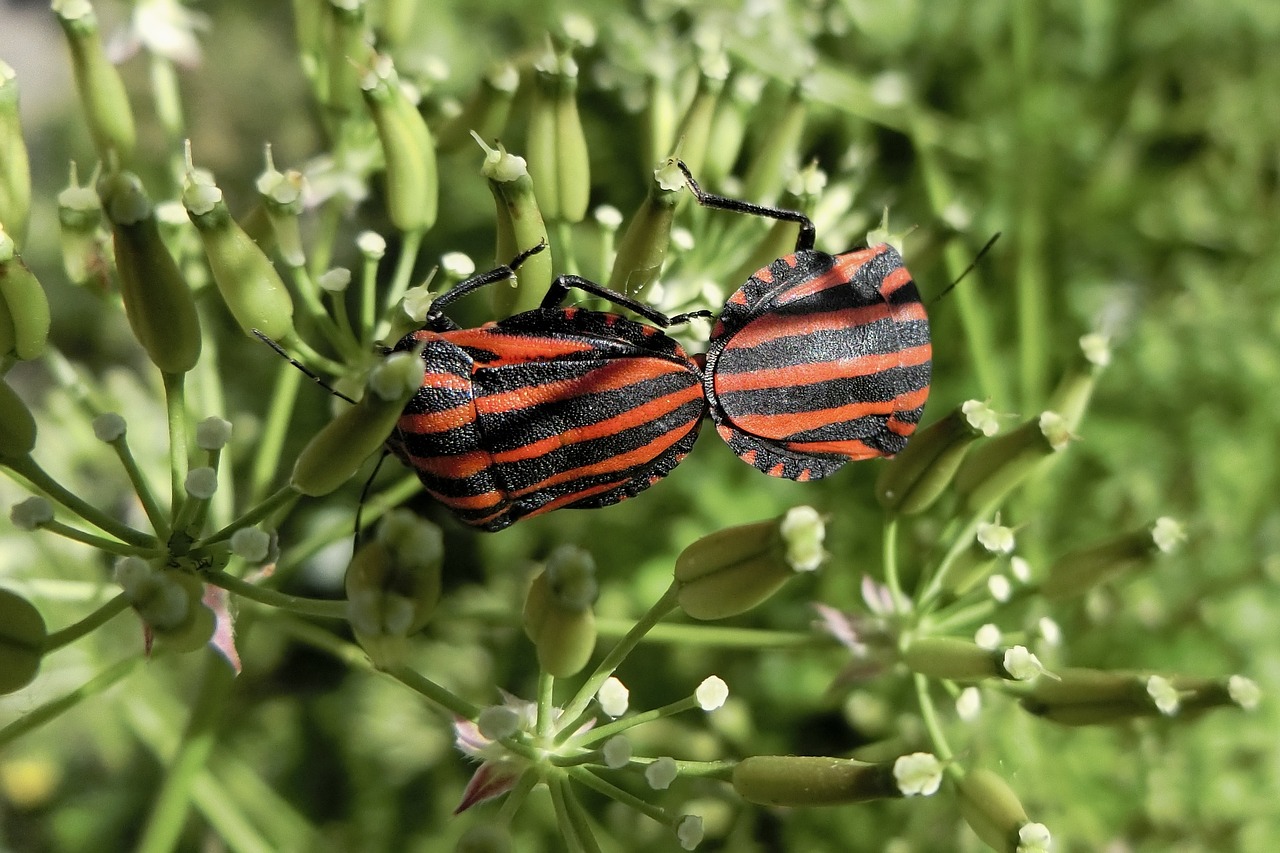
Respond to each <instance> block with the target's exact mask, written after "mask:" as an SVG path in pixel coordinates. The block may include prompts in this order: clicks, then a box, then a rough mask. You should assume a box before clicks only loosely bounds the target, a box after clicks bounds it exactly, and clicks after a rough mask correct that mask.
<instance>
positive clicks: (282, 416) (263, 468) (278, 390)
mask: <svg viewBox="0 0 1280 853" xmlns="http://www.w3.org/2000/svg"><path fill="white" fill-rule="evenodd" d="M279 369H280V373H279V374H278V375H277V376H276V385H275V388H274V389H273V390H272V392H271V402H270V403H269V404H268V405H267V421H266V423H265V424H264V425H263V427H262V435H261V436H259V438H258V450H257V453H255V454H254V457H253V469H252V473H251V474H250V484H249V498H250V500H252V501H260V500H262V498H263V497H265V495H266V492H267V487H269V486H270V485H271V480H272V479H273V478H274V477H275V473H276V469H277V468H278V467H279V465H280V452H281V450H282V449H283V448H284V441H285V436H286V435H287V434H288V432H289V420H290V419H291V418H292V417H293V406H294V403H295V402H296V401H297V399H298V389H299V388H300V387H301V386H302V371H301V370H298V369H297V368H296V367H294V366H293V365H292V364H290V363H289V362H287V361H284V360H283V359H281V361H280V368H279Z"/></svg>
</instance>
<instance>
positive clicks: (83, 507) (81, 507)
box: [5, 456, 159, 548]
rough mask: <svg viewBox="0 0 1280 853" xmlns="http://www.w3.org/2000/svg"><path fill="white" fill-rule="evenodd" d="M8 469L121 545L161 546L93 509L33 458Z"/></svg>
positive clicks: (16, 461)
mask: <svg viewBox="0 0 1280 853" xmlns="http://www.w3.org/2000/svg"><path fill="white" fill-rule="evenodd" d="M5 465H7V466H8V467H9V469H10V470H12V471H13V472H15V473H17V474H21V475H22V476H23V477H25V478H26V479H27V481H28V482H29V483H31V485H33V486H35V487H36V488H37V489H39V490H40V491H42V492H44V493H45V494H46V495H48V496H49V497H50V498H52V499H53V500H55V501H57V502H58V503H60V504H62V505H63V506H64V507H66V508H67V509H69V510H71V511H72V512H74V513H75V514H76V515H78V516H80V517H81V518H83V519H84V520H85V521H87V522H89V523H90V524H92V525H93V526H94V527H96V528H98V529H99V530H102V531H104V532H106V533H110V534H111V535H112V536H114V537H116V538H117V539H119V540H120V541H121V542H128V543H129V544H130V545H136V546H138V547H139V548H155V547H156V546H157V545H158V544H159V542H158V541H157V540H156V539H155V537H153V536H148V535H147V534H145V533H143V532H142V531H140V530H134V529H133V528H132V527H129V526H128V525H125V524H121V523H120V522H118V521H116V520H115V519H114V518H112V517H111V516H109V515H107V514H106V513H104V512H102V511H101V510H99V509H98V508H97V507H95V506H91V505H90V504H88V503H86V502H85V501H84V500H82V499H81V498H79V497H78V496H76V495H74V494H72V493H71V492H69V491H67V490H66V489H65V488H63V487H62V485H61V484H60V483H59V482H58V481H57V480H55V479H53V477H50V476H49V474H48V472H46V471H45V470H44V469H43V468H41V467H40V466H39V465H38V464H37V463H36V461H35V460H34V459H32V458H31V457H30V456H24V457H23V458H21V459H13V460H8V461H6V462H5Z"/></svg>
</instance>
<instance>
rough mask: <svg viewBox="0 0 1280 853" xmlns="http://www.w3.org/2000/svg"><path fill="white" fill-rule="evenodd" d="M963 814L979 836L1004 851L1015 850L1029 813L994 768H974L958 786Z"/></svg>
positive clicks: (993, 846) (1004, 852)
mask: <svg viewBox="0 0 1280 853" xmlns="http://www.w3.org/2000/svg"><path fill="white" fill-rule="evenodd" d="M956 787H957V790H958V793H959V802H960V815H961V817H963V818H964V821H965V823H967V824H969V828H970V829H972V830H973V831H974V832H975V833H976V834H977V836H978V837H979V838H981V839H982V840H983V841H984V842H986V843H987V844H988V845H990V846H991V847H992V849H994V850H998V851H1001V853H1015V851H1017V850H1018V847H1019V844H1020V839H1019V837H1018V830H1020V829H1021V828H1022V827H1023V826H1024V825H1026V824H1027V823H1028V821H1027V813H1026V811H1025V810H1024V809H1023V808H1022V803H1020V802H1019V801H1018V795H1017V794H1015V793H1014V792H1013V789H1012V788H1010V787H1009V784H1008V783H1007V782H1005V781H1004V779H1001V778H1000V777H999V776H997V775H996V774H995V773H992V772H991V771H990V770H982V769H979V770H971V771H969V772H968V773H966V774H965V776H964V778H963V779H961V780H960V782H959V784H958V785H957V786H956Z"/></svg>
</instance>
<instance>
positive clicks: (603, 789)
mask: <svg viewBox="0 0 1280 853" xmlns="http://www.w3.org/2000/svg"><path fill="white" fill-rule="evenodd" d="M565 772H566V773H568V774H569V776H570V777H572V778H573V780H574V781H575V782H578V783H580V784H583V785H586V786H587V787H588V788H593V789H594V790H596V791H599V792H600V793H602V794H604V795H605V796H606V797H608V798H609V799H611V800H616V801H618V802H620V803H622V804H623V805H624V806H630V807H631V808H633V809H635V810H636V811H638V812H640V813H641V814H642V815H646V816H648V817H650V818H653V819H654V820H656V821H657V822H658V823H660V824H662V825H663V826H671V825H672V823H673V821H672V820H671V817H670V815H668V814H667V812H666V810H665V809H663V808H661V807H659V806H655V805H653V804H652V803H649V802H646V801H645V800H642V799H640V798H639V797H637V796H636V795H635V794H632V793H631V792H630V791H626V790H624V789H622V788H619V787H618V786H617V785H615V784H613V783H612V782H608V781H606V780H604V779H601V778H600V777H599V776H597V775H596V774H595V773H593V772H591V771H590V770H588V769H587V768H585V767H567V768H565Z"/></svg>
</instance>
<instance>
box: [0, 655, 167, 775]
mask: <svg viewBox="0 0 1280 853" xmlns="http://www.w3.org/2000/svg"><path fill="white" fill-rule="evenodd" d="M144 662H145V658H143V657H142V656H141V655H138V656H136V657H129V658H125V659H124V660H121V661H117V662H116V663H114V664H112V665H111V666H109V667H107V668H106V669H104V670H103V671H102V672H100V673H98V674H97V675H95V676H94V677H93V678H91V679H89V680H88V681H86V682H85V683H84V684H82V685H80V686H79V687H77V688H76V689H75V690H72V691H71V692H70V693H67V694H65V695H63V696H59V697H58V698H57V699H51V700H50V701H48V702H45V703H44V704H43V705H40V706H39V707H37V708H35V709H34V710H32V711H29V712H27V713H26V714H25V715H23V716H22V717H19V718H18V719H17V720H14V721H13V722H12V723H10V724H9V725H7V726H5V727H4V728H0V752H3V751H4V749H5V747H7V746H8V745H9V744H11V743H13V742H14V741H15V740H17V739H18V738H20V737H22V736H23V735H24V734H26V733H27V732H30V731H34V730H35V729H38V728H40V727H41V726H43V725H44V724H45V723H48V722H49V721H50V720H53V719H55V718H57V717H58V716H60V715H61V714H63V713H65V712H67V711H70V710H71V709H72V708H74V707H75V706H77V705H79V704H80V703H81V702H83V701H84V700H85V699H88V698H90V697H92V696H96V695H97V694H99V693H102V692H103V691H104V690H106V689H107V688H108V687H111V686H112V685H114V684H116V683H117V682H119V681H122V680H124V679H125V678H126V677H127V676H129V675H130V674H131V673H133V671H134V670H136V669H138V668H139V667H141V666H142V664H143V663H144Z"/></svg>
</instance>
